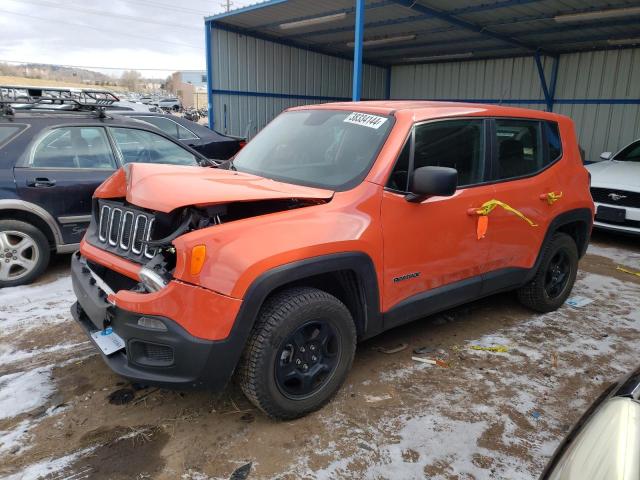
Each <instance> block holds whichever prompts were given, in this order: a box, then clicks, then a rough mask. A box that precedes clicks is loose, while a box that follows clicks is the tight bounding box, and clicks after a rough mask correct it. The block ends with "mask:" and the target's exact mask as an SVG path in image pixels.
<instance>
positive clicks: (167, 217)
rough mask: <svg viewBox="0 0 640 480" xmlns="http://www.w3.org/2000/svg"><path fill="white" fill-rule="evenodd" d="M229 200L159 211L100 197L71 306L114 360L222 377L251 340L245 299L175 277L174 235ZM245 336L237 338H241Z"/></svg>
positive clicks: (188, 381) (126, 371)
mask: <svg viewBox="0 0 640 480" xmlns="http://www.w3.org/2000/svg"><path fill="white" fill-rule="evenodd" d="M222 210H223V209H222V208H221V207H214V208H212V209H208V210H207V209H196V208H183V209H177V210H176V211H175V212H171V213H168V214H167V213H163V212H154V211H150V210H148V209H142V208H139V207H136V206H133V205H131V204H129V203H127V201H126V200H125V199H122V198H120V199H101V198H97V199H94V214H93V218H92V221H91V225H90V227H89V229H88V231H87V234H86V236H85V238H84V240H83V242H82V244H81V248H80V251H79V252H76V253H75V254H74V255H73V258H72V261H71V272H72V279H73V289H74V292H75V294H76V297H77V299H78V300H77V302H76V303H75V304H74V305H73V306H72V308H71V312H72V315H73V317H74V318H75V320H76V321H78V323H79V324H80V325H81V326H82V328H83V329H84V330H85V331H86V333H87V334H88V335H89V337H90V338H91V339H92V341H93V343H94V344H95V345H96V347H97V348H98V349H99V350H100V352H101V353H102V355H103V357H104V359H105V361H106V362H107V364H108V365H109V367H110V368H111V369H112V370H114V371H115V372H116V373H118V374H120V375H122V376H124V377H127V378H130V379H132V380H135V381H139V382H144V383H148V384H155V385H161V386H168V387H177V388H188V387H207V388H211V389H215V390H219V389H221V388H223V387H224V385H225V384H226V383H227V381H228V380H229V378H230V377H231V375H232V373H233V369H234V367H235V364H236V362H237V359H238V357H239V354H240V352H241V350H242V347H243V340H244V337H243V336H242V335H240V334H239V333H240V332H235V333H237V334H234V332H232V326H233V324H234V320H235V318H236V316H237V314H238V311H239V309H240V305H241V301H240V300H238V299H234V298H230V297H227V296H225V295H222V294H219V293H216V292H214V291H211V290H207V289H205V288H202V287H200V286H197V285H191V284H188V283H185V282H182V281H180V280H177V279H175V278H173V271H174V269H175V265H176V251H175V247H174V246H173V245H172V244H171V242H172V240H173V239H174V238H176V237H178V236H180V235H181V234H182V233H185V232H186V231H188V230H189V229H192V228H197V227H202V228H206V227H207V226H210V225H215V224H216V223H217V222H219V221H220V216H219V214H220V212H222ZM236 337H237V338H236Z"/></svg>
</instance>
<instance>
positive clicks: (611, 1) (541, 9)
mask: <svg viewBox="0 0 640 480" xmlns="http://www.w3.org/2000/svg"><path fill="white" fill-rule="evenodd" d="M443 4H444V6H443ZM629 7H640V1H638V0H635V1H633V0H626V1H624V0H590V1H589V2H585V1H583V0H447V2H446V3H445V2H442V1H441V0H366V11H365V31H364V36H365V41H366V40H379V39H387V38H394V37H400V36H401V37H405V39H404V40H399V41H397V42H391V43H386V44H378V45H370V46H367V45H365V47H364V59H365V62H368V63H374V64H382V65H397V64H403V63H413V62H415V61H416V60H415V59H416V58H420V57H427V60H420V62H421V63H422V62H425V61H429V58H430V57H438V56H442V55H445V56H448V55H461V54H463V55H466V57H465V58H500V57H511V56H517V55H523V54H531V53H532V52H533V51H535V50H536V49H540V50H542V51H543V53H546V54H558V53H567V52H580V51H587V50H601V49H607V48H613V45H612V40H613V41H615V40H620V39H629V38H638V39H640V12H638V13H636V14H633V15H623V16H617V17H611V18H592V19H582V20H579V21H573V22H566V23H565V22H563V23H559V22H557V21H556V20H554V17H556V16H558V15H567V14H575V13H582V12H594V11H601V10H609V9H618V8H629ZM336 14H343V16H342V17H338V18H334V19H333V20H331V21H326V22H321V23H316V24H311V25H301V26H297V27H296V28H287V29H283V28H281V25H282V24H286V23H291V22H299V21H301V20H309V19H317V18H319V17H325V16H328V15H336ZM354 17H355V2H354V1H353V0H324V1H317V0H271V1H267V2H263V3H261V4H255V5H252V6H250V7H245V8H242V9H238V10H236V11H231V12H228V13H225V14H221V15H217V16H213V17H209V18H208V19H207V20H208V21H211V22H214V24H215V25H217V26H218V27H220V28H228V29H232V30H234V31H237V32H239V33H246V34H247V35H254V36H258V37H262V38H265V39H271V40H279V41H281V42H285V43H287V44H290V45H293V46H300V47H303V48H308V49H312V50H315V51H319V52H323V53H327V54H333V55H337V56H343V57H350V56H351V55H352V47H351V46H349V42H351V41H352V39H353V34H354V32H353V27H354ZM407 37H409V38H407ZM639 43H640V42H639ZM618 48H619V47H618ZM456 59H457V58H456ZM442 60H445V58H441V59H438V58H434V59H433V61H442Z"/></svg>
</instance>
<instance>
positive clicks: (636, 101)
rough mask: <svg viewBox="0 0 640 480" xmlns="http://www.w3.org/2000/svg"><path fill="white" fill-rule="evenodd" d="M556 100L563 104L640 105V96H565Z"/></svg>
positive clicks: (557, 102)
mask: <svg viewBox="0 0 640 480" xmlns="http://www.w3.org/2000/svg"><path fill="white" fill-rule="evenodd" d="M554 102H555V103H556V104H562V105H640V98H565V99H556V100H554Z"/></svg>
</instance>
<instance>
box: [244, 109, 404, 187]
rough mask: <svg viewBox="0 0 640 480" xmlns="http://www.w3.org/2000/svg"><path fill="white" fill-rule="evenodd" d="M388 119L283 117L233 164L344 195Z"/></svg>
mask: <svg viewBox="0 0 640 480" xmlns="http://www.w3.org/2000/svg"><path fill="white" fill-rule="evenodd" d="M392 124H393V120H392V118H391V117H387V116H379V115H370V114H365V113H357V112H350V111H344V110H299V111H293V112H285V113H283V114H282V115H280V116H278V117H277V118H276V119H274V120H273V121H272V122H271V123H270V124H269V125H267V126H266V127H265V128H264V129H263V130H262V131H261V132H260V133H259V134H258V135H257V136H256V137H255V138H254V139H253V140H251V141H250V142H249V143H248V144H247V145H246V146H245V147H244V148H243V149H242V150H240V152H239V153H238V154H237V155H236V157H235V159H234V160H233V165H234V167H235V168H236V169H238V170H239V171H241V172H247V173H252V174H254V175H259V176H261V177H267V178H272V179H274V180H280V181H284V182H289V183H295V184H300V185H309V186H314V187H320V188H327V189H330V190H346V189H349V188H352V187H353V186H355V185H357V184H358V183H360V182H361V181H362V179H363V178H364V177H365V176H366V174H367V173H368V172H369V169H370V168H371V165H372V164H373V161H374V160H375V158H376V156H377V154H378V151H379V150H380V148H381V147H382V145H383V143H384V141H385V140H386V138H387V135H388V134H389V131H390V130H391V126H392Z"/></svg>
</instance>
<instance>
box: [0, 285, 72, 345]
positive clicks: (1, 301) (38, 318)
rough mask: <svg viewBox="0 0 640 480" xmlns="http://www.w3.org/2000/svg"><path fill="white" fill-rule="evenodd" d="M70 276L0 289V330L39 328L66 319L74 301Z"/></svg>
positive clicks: (5, 331)
mask: <svg viewBox="0 0 640 480" xmlns="http://www.w3.org/2000/svg"><path fill="white" fill-rule="evenodd" d="M74 298H75V297H74V295H73V288H72V286H71V277H69V276H63V277H60V278H58V279H56V280H54V281H52V282H48V283H41V284H36V285H30V286H28V287H11V288H3V289H0V332H1V333H2V335H3V336H4V335H7V334H8V333H10V332H11V331H14V330H20V331H25V330H27V329H37V328H41V327H42V326H43V325H55V324H59V323H63V322H67V321H69V309H70V308H71V304H72V303H73V302H74Z"/></svg>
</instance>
